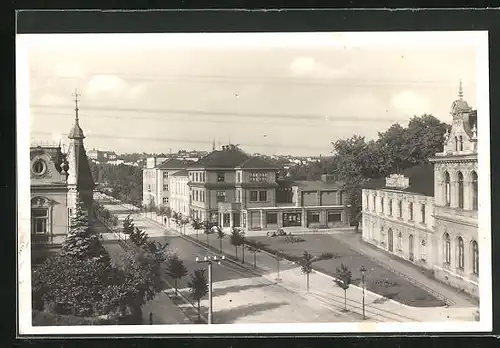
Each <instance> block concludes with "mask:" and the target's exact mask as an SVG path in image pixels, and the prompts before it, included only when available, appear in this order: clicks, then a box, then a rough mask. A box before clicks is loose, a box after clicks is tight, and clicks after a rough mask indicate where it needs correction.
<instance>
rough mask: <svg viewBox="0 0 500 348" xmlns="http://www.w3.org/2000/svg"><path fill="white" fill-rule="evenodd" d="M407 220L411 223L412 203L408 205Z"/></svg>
mask: <svg viewBox="0 0 500 348" xmlns="http://www.w3.org/2000/svg"><path fill="white" fill-rule="evenodd" d="M408 219H409V220H410V221H413V202H410V203H408Z"/></svg>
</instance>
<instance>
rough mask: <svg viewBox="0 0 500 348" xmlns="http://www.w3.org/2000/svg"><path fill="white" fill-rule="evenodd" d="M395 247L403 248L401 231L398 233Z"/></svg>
mask: <svg viewBox="0 0 500 348" xmlns="http://www.w3.org/2000/svg"><path fill="white" fill-rule="evenodd" d="M397 243H398V244H397V249H398V250H403V234H402V233H401V232H399V233H398V242H397Z"/></svg>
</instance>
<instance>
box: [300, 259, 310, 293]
mask: <svg viewBox="0 0 500 348" xmlns="http://www.w3.org/2000/svg"><path fill="white" fill-rule="evenodd" d="M312 263H313V256H312V255H311V254H310V253H309V252H307V251H306V250H304V254H302V257H301V258H300V269H301V271H302V273H304V274H305V275H306V281H307V291H309V274H311V272H312V271H313V268H312Z"/></svg>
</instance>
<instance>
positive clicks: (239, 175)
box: [236, 172, 241, 182]
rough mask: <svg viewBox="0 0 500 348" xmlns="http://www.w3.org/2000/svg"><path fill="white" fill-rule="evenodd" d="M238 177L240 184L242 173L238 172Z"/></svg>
mask: <svg viewBox="0 0 500 348" xmlns="http://www.w3.org/2000/svg"><path fill="white" fill-rule="evenodd" d="M236 177H237V181H238V182H241V173H240V172H238V173H237V174H236Z"/></svg>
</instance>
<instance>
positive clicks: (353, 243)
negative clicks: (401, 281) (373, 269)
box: [332, 232, 477, 307]
mask: <svg viewBox="0 0 500 348" xmlns="http://www.w3.org/2000/svg"><path fill="white" fill-rule="evenodd" d="M332 238H333V239H335V241H338V242H340V243H344V244H347V245H348V246H349V247H350V248H352V249H354V250H356V251H358V252H360V253H362V254H364V255H366V256H368V257H370V258H373V259H376V260H378V261H379V262H380V263H382V264H385V265H387V266H388V267H390V268H393V269H395V270H396V271H398V272H401V273H403V274H405V275H406V276H408V277H410V278H412V279H414V280H416V281H417V282H419V283H422V284H424V285H426V286H428V287H430V288H432V289H433V290H435V291H437V292H439V293H440V294H442V295H443V296H445V297H447V298H449V299H450V300H452V301H454V302H455V304H454V305H452V306H450V307H477V304H476V303H475V302H474V299H472V298H470V297H469V296H467V295H464V294H461V293H459V292H457V291H456V290H454V289H453V288H450V287H448V286H446V285H445V284H442V283H440V282H439V281H437V280H434V279H431V278H429V277H427V276H425V275H424V274H422V272H421V271H420V270H419V269H418V268H417V267H416V266H415V267H413V266H412V265H407V264H405V263H404V262H402V261H398V260H397V259H395V258H393V257H391V256H390V255H388V254H387V253H385V252H383V251H382V250H377V249H375V248H373V247H371V246H369V245H367V244H365V243H364V242H363V241H362V240H361V235H360V234H355V233H352V232H351V233H349V232H346V233H344V234H342V235H336V236H332Z"/></svg>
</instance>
